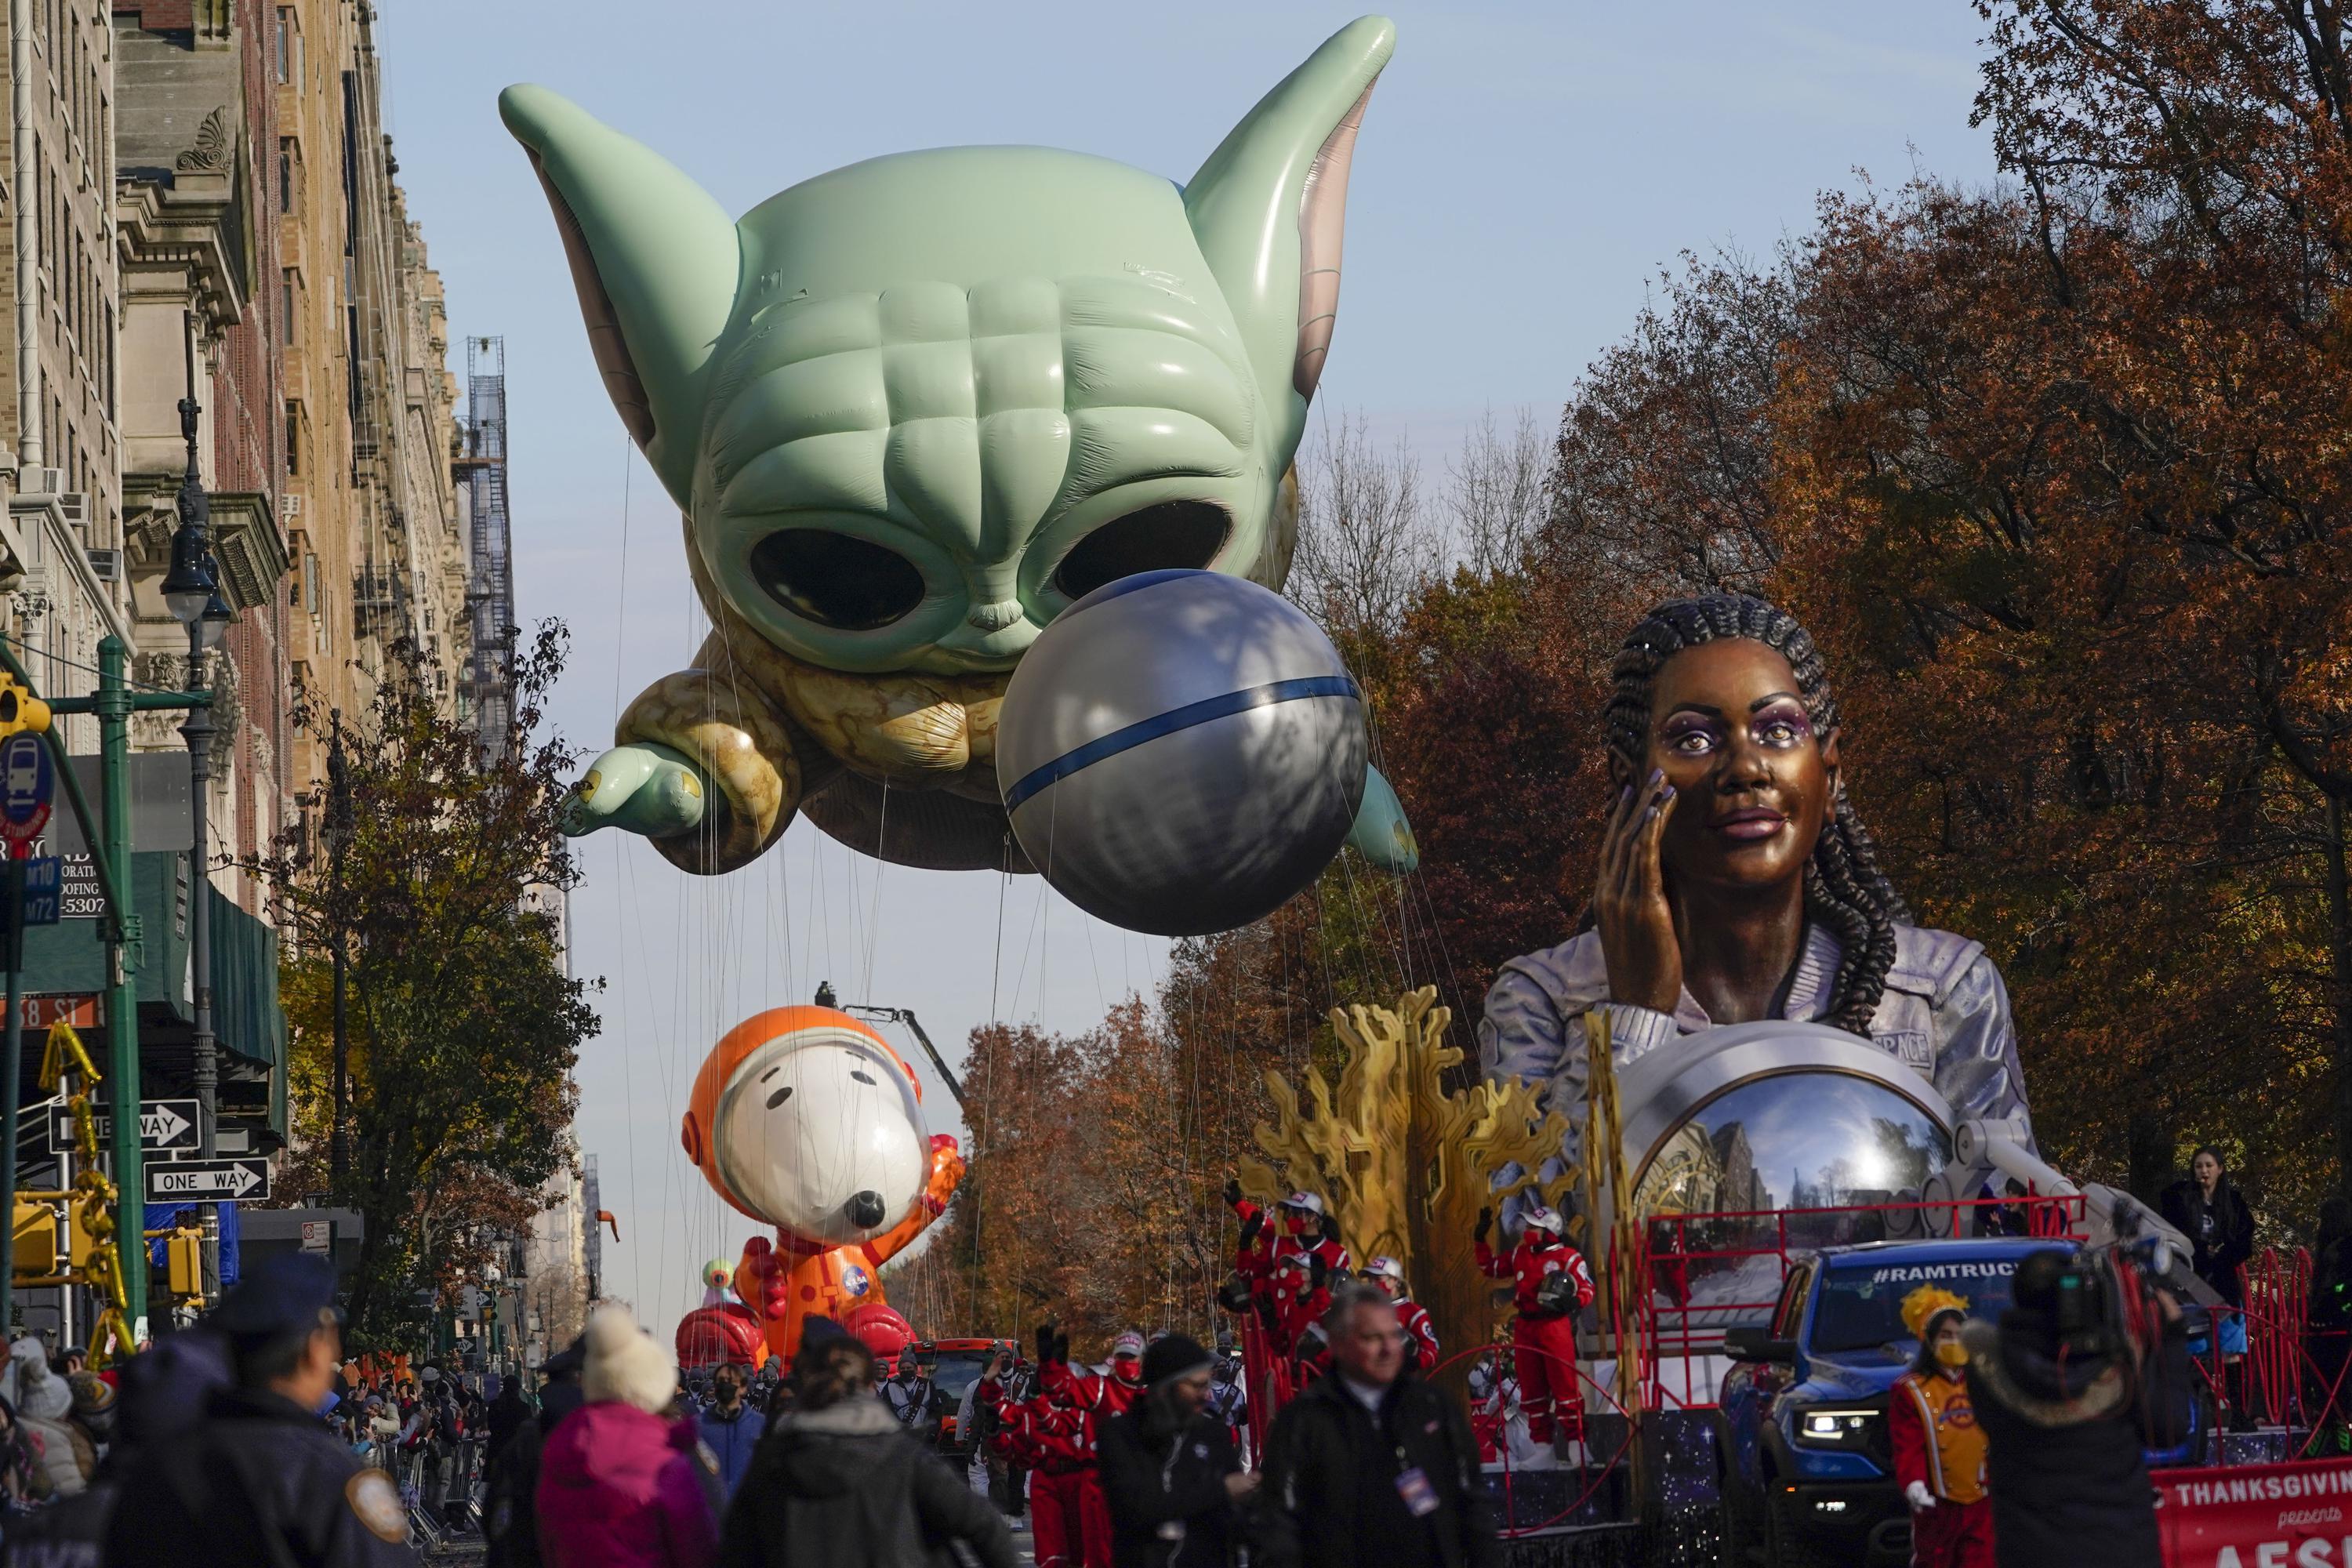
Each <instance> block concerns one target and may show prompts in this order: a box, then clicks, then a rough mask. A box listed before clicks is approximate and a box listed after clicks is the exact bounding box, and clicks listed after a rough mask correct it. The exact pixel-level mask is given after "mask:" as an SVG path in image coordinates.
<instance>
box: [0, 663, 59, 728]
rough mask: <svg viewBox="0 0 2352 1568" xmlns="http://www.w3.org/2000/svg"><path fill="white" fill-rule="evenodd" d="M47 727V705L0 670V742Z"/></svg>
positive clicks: (12, 677)
mask: <svg viewBox="0 0 2352 1568" xmlns="http://www.w3.org/2000/svg"><path fill="white" fill-rule="evenodd" d="M48 727H49V705H48V704H47V703H46V702H44V701H42V700H40V699H39V698H37V697H36V696H34V695H33V693H32V690H31V689H30V688H28V687H26V685H24V683H23V682H21V681H19V680H18V679H16V677H15V676H13V675H10V674H8V673H7V672H6V671H5V670H0V741H4V740H6V739H7V738H8V737H9V736H11V735H16V734H22V733H24V732H26V731H31V732H33V733H35V734H38V733H40V732H41V731H44V730H47V728H48Z"/></svg>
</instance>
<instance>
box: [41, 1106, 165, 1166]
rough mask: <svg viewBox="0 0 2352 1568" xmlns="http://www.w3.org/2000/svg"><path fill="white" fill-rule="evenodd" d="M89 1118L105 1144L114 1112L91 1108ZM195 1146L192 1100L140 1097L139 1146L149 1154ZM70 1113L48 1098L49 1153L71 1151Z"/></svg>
mask: <svg viewBox="0 0 2352 1568" xmlns="http://www.w3.org/2000/svg"><path fill="white" fill-rule="evenodd" d="M89 1119H90V1121H92V1122H94V1123H96V1124H97V1128H98V1141H99V1142H100V1143H105V1142H108V1141H109V1140H110V1139H111V1138H113V1136H114V1114H113V1112H111V1111H109V1110H92V1111H91V1112H90V1113H89ZM195 1146H196V1102H195V1101H194V1100H141V1101H140V1102H139V1147H140V1148H142V1149H143V1150H145V1151H146V1152H149V1153H151V1154H152V1153H156V1152H160V1151H163V1150H169V1149H186V1150H193V1149H194V1148H195ZM74 1147H75V1145H74V1124H73V1113H72V1112H71V1111H69V1110H67V1109H66V1106H65V1102H64V1101H62V1100H50V1101H49V1152H50V1153H52V1154H69V1153H71V1152H73V1150H74Z"/></svg>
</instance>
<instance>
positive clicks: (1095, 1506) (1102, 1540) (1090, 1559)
mask: <svg viewBox="0 0 2352 1568" xmlns="http://www.w3.org/2000/svg"><path fill="white" fill-rule="evenodd" d="M1078 1518H1079V1519H1080V1520H1081V1521H1083V1522H1084V1523H1085V1525H1086V1530H1087V1539H1086V1542H1085V1545H1084V1548H1083V1549H1082V1550H1081V1551H1080V1552H1079V1554H1078V1559H1079V1562H1080V1563H1082V1564H1083V1565H1084V1568H1111V1562H1110V1503H1109V1501H1108V1500H1107V1499H1105V1498H1104V1496H1103V1489H1102V1472H1101V1471H1100V1470H1096V1469H1085V1470H1080V1471H1079V1472H1078ZM1988 1568H1990V1564H1988Z"/></svg>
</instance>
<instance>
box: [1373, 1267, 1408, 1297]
mask: <svg viewBox="0 0 2352 1568" xmlns="http://www.w3.org/2000/svg"><path fill="white" fill-rule="evenodd" d="M1364 1278H1365V1279H1386V1280H1389V1281H1391V1282H1392V1283H1393V1284H1394V1285H1395V1287H1396V1289H1393V1290H1391V1291H1390V1292H1389V1294H1390V1295H1391V1296H1399V1297H1401V1296H1402V1295H1403V1294H1404V1265H1403V1264H1402V1263H1399V1262H1398V1261H1397V1260H1396V1259H1395V1258H1373V1259H1372V1260H1371V1261H1370V1263H1367V1264H1365V1265H1364Z"/></svg>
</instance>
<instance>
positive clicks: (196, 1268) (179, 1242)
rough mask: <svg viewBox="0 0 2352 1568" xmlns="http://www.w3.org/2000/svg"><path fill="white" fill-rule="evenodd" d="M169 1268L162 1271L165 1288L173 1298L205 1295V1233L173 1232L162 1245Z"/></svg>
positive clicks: (195, 1231) (194, 1231)
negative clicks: (164, 1278) (164, 1275)
mask: <svg viewBox="0 0 2352 1568" xmlns="http://www.w3.org/2000/svg"><path fill="white" fill-rule="evenodd" d="M163 1252H164V1257H165V1258H166V1260H167V1262H168V1264H169V1267H168V1268H166V1269H165V1270H164V1272H165V1274H166V1276H167V1279H166V1284H165V1288H166V1289H169V1290H170V1291H171V1293H172V1294H173V1295H174V1296H201V1295H203V1294H204V1293H205V1233H204V1232H203V1231H200V1230H175V1231H173V1233H172V1237H171V1239H170V1240H169V1241H167V1242H165V1243H164V1244H163Z"/></svg>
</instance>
